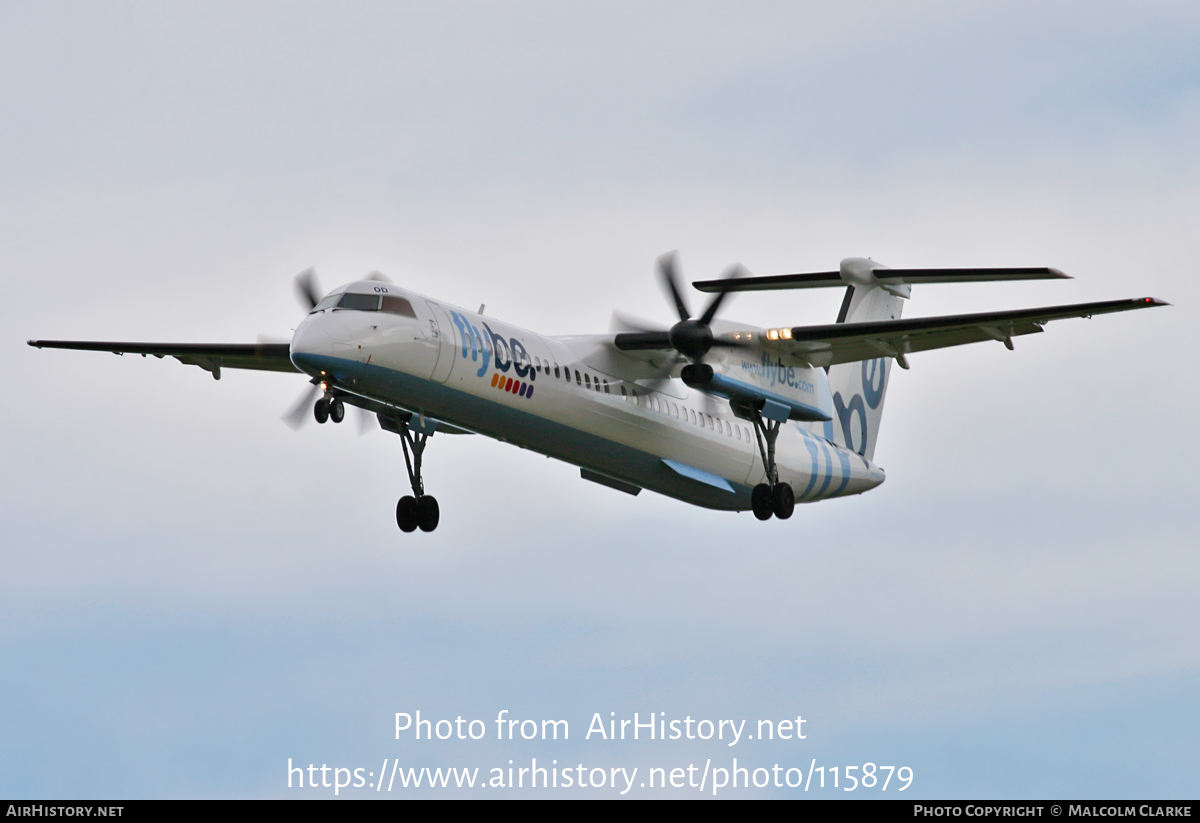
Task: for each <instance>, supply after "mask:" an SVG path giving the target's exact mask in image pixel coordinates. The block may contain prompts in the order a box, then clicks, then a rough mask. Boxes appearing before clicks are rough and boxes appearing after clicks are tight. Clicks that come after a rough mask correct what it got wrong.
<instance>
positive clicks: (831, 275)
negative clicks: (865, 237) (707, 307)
mask: <svg viewBox="0 0 1200 823" xmlns="http://www.w3.org/2000/svg"><path fill="white" fill-rule="evenodd" d="M872 271H873V273H874V275H875V279H876V280H878V281H879V282H880V283H885V284H887V285H889V286H899V285H902V284H904V283H908V284H912V285H917V284H921V283H983V282H988V281H991V282H1007V281H1010V280H1069V279H1071V278H1070V277H1069V276H1068V275H1065V274H1063V273H1062V272H1061V271H1059V270H1058V269H1052V268H1048V267H1046V266H1035V267H1031V268H1015V269H1013V268H1005V269H889V268H885V267H883V266H879V267H878V268H876V269H873V270H872ZM846 284H847V281H846V279H845V278H843V277H842V274H841V272H836V271H820V272H807V273H803V274H768V275H764V276H762V277H738V278H734V279H733V280H728V279H721V280H697V281H695V282H694V283H692V285H693V286H694V287H695V288H697V289H699V290H700V291H705V292H717V291H772V290H776V289H821V288H833V287H838V286H845V285H846Z"/></svg>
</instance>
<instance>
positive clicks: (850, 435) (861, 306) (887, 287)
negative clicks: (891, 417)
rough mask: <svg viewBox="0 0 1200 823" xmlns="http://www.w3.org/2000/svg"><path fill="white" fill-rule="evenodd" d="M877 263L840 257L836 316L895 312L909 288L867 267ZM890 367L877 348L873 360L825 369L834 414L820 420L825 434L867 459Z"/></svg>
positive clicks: (861, 318) (842, 319) (847, 318)
mask: <svg viewBox="0 0 1200 823" xmlns="http://www.w3.org/2000/svg"><path fill="white" fill-rule="evenodd" d="M883 268H884V267H882V266H880V265H879V264H878V263H874V262H872V261H870V260H862V259H860V258H853V257H852V258H847V259H846V260H843V261H842V266H841V276H842V279H843V280H845V281H847V282H848V283H849V284H850V285H848V286H847V287H846V297H845V299H844V300H842V308H841V311H839V312H838V319H837V322H839V323H863V322H869V321H872V320H898V319H899V318H900V314H901V312H902V310H903V308H904V298H906V297H908V294H909V289H908V287H907V285H904V286H902V287H897V286H894V285H891V284H887V283H884V282H880V281H879V280H877V279H876V278H875V277H874V275H873V272H874V271H875V270H878V269H883ZM880 274H881V275H882V272H881V273H880ZM891 369H892V358H891V357H886V356H883V355H882V354H881V355H880V356H879V357H878V358H876V359H874V360H863V361H860V362H857V363H842V364H839V365H836V366H831V367H830V368H829V369H828V372H829V390H830V392H831V393H832V394H833V408H834V410H835V412H836V414H837V418H836V419H835V420H832V421H830V422H827V423H826V424H825V436H826V438H828V439H829V440H831V441H833V442H834V443H836V444H838V445H839V446H844V447H845V448H847V449H849V450H850V451H854V452H858V453H859V454H861V455H862V456H863V457H865V458H867V459H868V460H871V459H873V458H874V455H875V443H876V441H877V438H878V436H879V421H880V418H882V417H883V399H884V395H885V394H886V393H887V384H888V375H889V374H891Z"/></svg>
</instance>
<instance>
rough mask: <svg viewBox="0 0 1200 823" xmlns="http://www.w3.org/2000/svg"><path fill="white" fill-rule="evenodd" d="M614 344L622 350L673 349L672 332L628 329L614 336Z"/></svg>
mask: <svg viewBox="0 0 1200 823" xmlns="http://www.w3.org/2000/svg"><path fill="white" fill-rule="evenodd" d="M613 345H614V346H616V347H617V348H618V349H620V350H621V351H645V350H654V349H673V348H675V346H674V345H673V344H672V343H671V334H670V332H665V331H628V332H622V333H621V334H618V335H617V336H616V337H614V338H613Z"/></svg>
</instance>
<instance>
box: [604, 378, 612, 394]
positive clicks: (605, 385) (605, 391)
mask: <svg viewBox="0 0 1200 823" xmlns="http://www.w3.org/2000/svg"><path fill="white" fill-rule="evenodd" d="M604 393H605V394H612V392H610V391H609V390H608V381H607V380H605V381H604Z"/></svg>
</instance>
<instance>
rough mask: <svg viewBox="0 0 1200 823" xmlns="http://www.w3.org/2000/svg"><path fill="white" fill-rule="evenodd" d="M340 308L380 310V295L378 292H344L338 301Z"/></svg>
mask: <svg viewBox="0 0 1200 823" xmlns="http://www.w3.org/2000/svg"><path fill="white" fill-rule="evenodd" d="M337 307H338V308H339V309H353V310H355V311H379V295H378V294H349V293H347V294H343V295H342V299H341V300H339V301H338V303H337Z"/></svg>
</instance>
